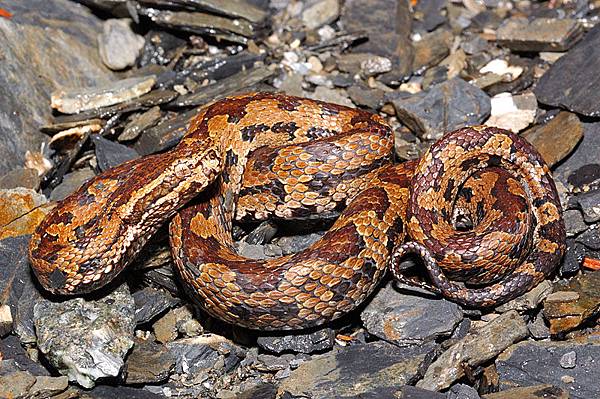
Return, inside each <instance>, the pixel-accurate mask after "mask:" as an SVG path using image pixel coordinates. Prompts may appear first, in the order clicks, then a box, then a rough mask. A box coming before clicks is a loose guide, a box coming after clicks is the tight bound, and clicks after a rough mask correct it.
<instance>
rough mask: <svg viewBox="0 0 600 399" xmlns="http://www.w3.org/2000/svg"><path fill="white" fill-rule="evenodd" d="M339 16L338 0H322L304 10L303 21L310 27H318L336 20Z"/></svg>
mask: <svg viewBox="0 0 600 399" xmlns="http://www.w3.org/2000/svg"><path fill="white" fill-rule="evenodd" d="M339 16H340V3H339V1H338V0H320V1H317V2H316V3H314V4H312V5H310V6H308V7H307V8H305V9H304V11H302V22H304V26H306V27H307V28H308V29H316V28H319V27H321V26H323V25H326V24H329V23H331V22H333V21H335V20H336V19H337V18H338V17H339Z"/></svg>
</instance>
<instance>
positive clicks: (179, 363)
mask: <svg viewBox="0 0 600 399" xmlns="http://www.w3.org/2000/svg"><path fill="white" fill-rule="evenodd" d="M223 342H225V339H224V338H222V337H219V336H216V335H214V336H202V337H195V338H184V339H179V340H177V341H173V342H169V343H167V348H168V349H169V351H170V352H171V354H172V355H173V357H174V358H175V360H176V363H175V372H177V373H179V374H183V373H185V374H188V373H189V374H192V375H193V374H196V373H200V372H202V371H205V370H206V369H211V368H212V367H213V366H215V364H216V363H217V361H218V360H219V359H220V358H221V354H220V353H219V350H218V348H217V347H218V345H220V344H221V343H223Z"/></svg>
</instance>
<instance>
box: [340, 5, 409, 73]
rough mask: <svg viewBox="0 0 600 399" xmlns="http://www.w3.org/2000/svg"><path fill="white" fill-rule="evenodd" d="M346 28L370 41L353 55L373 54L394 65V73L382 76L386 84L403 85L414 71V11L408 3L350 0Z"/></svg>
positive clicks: (344, 11) (343, 19)
mask: <svg viewBox="0 0 600 399" xmlns="http://www.w3.org/2000/svg"><path fill="white" fill-rule="evenodd" d="M340 20H341V22H342V23H343V24H344V26H347V27H352V29H353V30H359V31H364V32H366V34H367V36H368V38H369V40H367V41H366V42H364V43H361V44H359V45H357V46H355V47H354V52H357V53H371V54H375V55H380V56H382V57H386V58H388V59H390V60H391V61H392V71H391V72H388V73H386V74H384V75H381V76H380V79H381V80H382V81H385V82H390V81H400V80H401V79H402V78H404V77H406V76H408V75H409V74H410V72H411V69H412V62H413V56H414V55H413V48H412V43H411V40H410V37H409V36H410V33H411V27H412V18H411V11H410V8H409V4H408V1H406V0H400V1H396V0H368V1H365V0H348V1H345V2H344V7H343V9H342V15H341V18H340Z"/></svg>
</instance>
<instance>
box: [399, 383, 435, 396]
mask: <svg viewBox="0 0 600 399" xmlns="http://www.w3.org/2000/svg"><path fill="white" fill-rule="evenodd" d="M401 392H402V396H400V397H401V398H402V399H446V395H444V394H443V393H439V392H433V391H428V390H427V389H422V388H417V387H413V386H410V385H406V386H403V387H402V389H401Z"/></svg>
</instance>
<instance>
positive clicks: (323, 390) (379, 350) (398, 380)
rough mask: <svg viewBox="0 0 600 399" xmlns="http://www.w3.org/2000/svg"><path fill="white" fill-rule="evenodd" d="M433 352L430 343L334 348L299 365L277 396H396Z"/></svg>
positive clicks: (314, 397) (322, 397)
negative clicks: (402, 345)
mask: <svg viewBox="0 0 600 399" xmlns="http://www.w3.org/2000/svg"><path fill="white" fill-rule="evenodd" d="M433 349H434V346H433V345H431V344H428V345H423V346H421V347H408V348H399V347H397V346H395V345H391V344H388V343H386V342H383V341H378V342H372V343H368V344H364V345H353V346H349V347H346V348H340V349H335V350H333V351H331V352H329V353H327V354H324V355H317V356H313V357H312V359H311V360H309V361H307V362H304V363H302V364H301V365H300V366H299V367H298V368H297V369H296V370H294V371H292V373H291V375H290V377H289V378H287V379H285V380H284V381H283V382H282V384H281V385H280V386H279V391H278V393H279V394H280V395H282V394H283V393H284V392H288V393H289V394H291V395H296V396H308V397H310V398H313V399H325V398H332V397H366V395H367V394H368V395H369V397H374V398H375V397H378V398H384V397H386V398H390V397H395V395H397V394H398V393H399V392H398V391H399V390H400V389H401V386H402V385H404V384H411V383H414V381H415V380H416V379H417V378H418V377H419V374H420V370H421V369H422V368H423V367H424V366H426V365H427V364H428V362H429V361H430V359H431V357H432V355H433V352H432V350H433Z"/></svg>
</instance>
